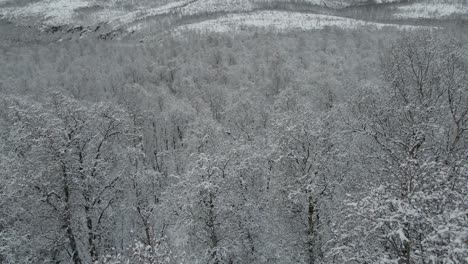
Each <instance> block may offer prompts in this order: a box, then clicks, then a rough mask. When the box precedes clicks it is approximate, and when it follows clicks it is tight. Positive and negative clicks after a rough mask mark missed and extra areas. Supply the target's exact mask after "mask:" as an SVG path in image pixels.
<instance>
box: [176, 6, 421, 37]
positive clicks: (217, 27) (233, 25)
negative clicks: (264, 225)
mask: <svg viewBox="0 0 468 264" xmlns="http://www.w3.org/2000/svg"><path fill="white" fill-rule="evenodd" d="M326 26H333V27H338V28H343V29H354V28H359V27H370V28H374V29H381V28H383V27H396V28H399V29H414V28H417V27H416V26H407V25H392V24H383V23H373V22H365V21H362V20H357V19H350V18H343V17H337V16H329V15H319V14H304V13H294V12H283V11H258V12H253V13H248V14H230V15H226V16H223V17H220V18H217V19H213V20H207V21H202V22H199V23H194V24H189V25H185V26H182V27H180V28H179V31H186V30H194V31H199V32H203V31H211V32H230V31H234V32H239V31H243V30H246V29H249V28H261V29H270V30H273V31H294V30H301V31H306V30H313V29H322V28H324V27H326Z"/></svg>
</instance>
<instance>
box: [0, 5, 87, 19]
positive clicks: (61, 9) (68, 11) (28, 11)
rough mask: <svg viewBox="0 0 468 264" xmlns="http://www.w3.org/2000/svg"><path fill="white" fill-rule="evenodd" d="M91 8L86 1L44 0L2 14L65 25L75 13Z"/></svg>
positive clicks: (1, 12)
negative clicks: (35, 18)
mask: <svg viewBox="0 0 468 264" xmlns="http://www.w3.org/2000/svg"><path fill="white" fill-rule="evenodd" d="M87 6H89V2H88V1H86V0H44V1H39V2H35V3H31V4H29V5H26V6H23V7H19V8H17V7H9V8H2V9H1V11H0V14H2V15H3V16H5V17H7V18H20V19H21V18H22V17H42V18H44V19H45V24H49V25H63V24H67V23H68V22H70V21H71V20H72V18H73V15H74V11H75V10H76V9H78V8H82V7H87Z"/></svg>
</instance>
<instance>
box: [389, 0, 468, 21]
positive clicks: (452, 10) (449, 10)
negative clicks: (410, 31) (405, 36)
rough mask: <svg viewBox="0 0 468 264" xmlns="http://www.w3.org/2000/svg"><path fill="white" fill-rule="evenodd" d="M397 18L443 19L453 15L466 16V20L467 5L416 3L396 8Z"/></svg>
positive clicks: (467, 13)
mask: <svg viewBox="0 0 468 264" xmlns="http://www.w3.org/2000/svg"><path fill="white" fill-rule="evenodd" d="M396 10H397V13H396V14H395V15H394V16H395V17H397V18H401V19H407V18H425V19H444V18H447V17H449V16H453V15H455V16H456V15H466V17H467V18H468V4H436V3H430V4H428V3H416V4H412V5H404V6H400V7H397V8H396Z"/></svg>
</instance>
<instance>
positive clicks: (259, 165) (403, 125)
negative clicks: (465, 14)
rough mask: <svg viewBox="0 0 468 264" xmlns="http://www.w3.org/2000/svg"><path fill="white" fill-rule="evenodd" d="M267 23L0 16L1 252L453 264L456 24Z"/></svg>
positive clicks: (457, 223) (239, 262)
mask: <svg viewBox="0 0 468 264" xmlns="http://www.w3.org/2000/svg"><path fill="white" fill-rule="evenodd" d="M23 2H25V3H24V5H26V2H28V1H23ZM29 2H31V1H29ZM29 2H28V3H29ZM33 2H34V1H33ZM39 2H40V1H36V2H34V3H33V4H34V5H36V4H37V3H39ZM102 2H105V3H107V2H106V1H102ZM111 2H112V1H111ZM117 2H118V1H117ZM233 2H235V1H233ZM251 2H252V1H251ZM265 2H267V1H265ZM319 2H320V1H319ZM324 2H326V1H322V2H320V3H324ZM328 2H333V1H328ZM334 2H340V1H334ZM343 2H346V1H343ZM362 2H365V1H362ZM376 2H377V3H380V2H382V3H384V4H385V6H386V7H385V8H388V7H387V5H389V4H393V2H397V1H376ZM398 2H399V1H398ZM301 3H302V2H301ZM169 4H170V5H174V3H169ZM270 4H271V3H270ZM442 4H446V3H440V5H442ZM462 4H463V3H461V2H460V3H458V2H457V5H462ZM418 5H420V3H418ZM446 5H450V4H446ZM0 6H1V1H0ZM8 8H10V7H9V6H8ZM321 8H323V7H321ZM326 8H328V7H326ZM353 8H354V7H353ZM399 8H408V7H407V6H403V7H399ZM160 9H161V8H160ZM5 10H6V9H5ZM275 10H276V9H275ZM276 11H278V10H276ZM262 12H263V11H262ZM264 12H267V11H264ZM268 12H269V11H268ZM288 12H289V11H288ZM337 12H342V13H339V14H351V13H355V12H360V11H355V9H349V10H344V11H337ZM415 12H416V11H415ZM271 14H272V15H271V18H269V19H271V20H272V21H273V22H271V21H270V22H268V20H261V21H260V18H259V17H258V16H255V13H246V14H245V15H246V16H250V18H249V19H252V21H254V22H255V23H260V24H262V23H263V24H264V25H265V26H266V27H270V29H271V28H272V27H276V29H275V30H271V31H270V30H258V29H253V28H252V26H255V25H253V24H248V23H247V22H245V21H247V20H245V18H242V21H243V22H242V23H244V25H242V23H240V24H235V26H233V27H235V28H236V29H235V33H233V32H234V31H233V30H234V29H233V28H228V29H226V30H202V31H197V30H196V31H189V30H187V29H189V28H190V27H197V28H200V25H202V24H203V23H209V24H210V25H211V26H214V27H217V28H218V29H219V27H220V24H219V21H218V22H216V21H217V20H219V19H217V18H215V19H210V20H206V21H200V20H199V18H193V17H191V18H190V19H193V23H192V24H190V23H184V24H183V25H182V27H183V28H184V30H181V26H180V25H178V26H177V27H176V28H175V29H174V32H175V33H174V34H169V35H167V34H165V35H164V36H162V35H158V38H157V39H153V41H148V38H146V39H145V41H139V40H138V39H137V40H136V39H131V38H127V39H121V40H115V39H114V40H109V39H103V38H99V37H96V36H94V35H92V36H90V37H82V38H74V39H69V40H67V39H64V38H63V36H64V35H60V36H58V35H57V34H59V33H51V32H45V31H38V30H36V29H34V27H31V26H28V25H25V24H15V23H11V22H6V21H7V20H1V19H0V35H1V36H0V263H8V264H9V263H18V264H22V263H73V264H88V263H89V264H91V263H93V264H98V263H99V264H133V263H134V264H249V263H278V264H279V263H281V264H283V263H284V264H288V263H303V264H306V263H307V264H325V263H336V264H338V263H346V264H355V263H361V264H374V263H376V264H456V263H461V264H463V263H468V46H467V45H468V34H467V31H466V28H464V26H465V25H467V24H466V21H465V22H463V23H464V24H461V26H460V24H457V23H458V22H453V21H443V22H441V24H437V23H436V22H434V21H426V22H425V23H426V24H424V25H423V24H421V23H417V24H416V23H410V24H403V23H401V21H400V20H399V21H400V22H399V23H395V22H394V21H393V22H392V21H390V22H389V21H383V20H376V21H374V22H372V21H365V22H362V21H358V22H346V23H348V24H347V25H348V26H340V23H341V22H336V20H341V19H343V20H345V19H357V18H355V17H352V16H350V15H343V17H341V18H338V17H337V18H336V19H335V18H334V19H335V20H333V19H331V20H330V19H328V18H316V17H315V18H314V19H319V20H320V22H316V23H322V24H321V25H320V26H312V27H310V28H307V27H305V26H304V27H302V26H301V28H300V29H299V30H293V29H291V25H290V24H285V23H286V22H284V21H285V20H283V19H284V17H278V16H277V14H276V13H271ZM359 14H362V13H359ZM431 14H433V13H431ZM283 15H284V16H285V17H287V19H290V20H291V21H292V20H296V21H297V20H299V21H302V19H305V18H304V17H302V16H298V15H297V14H296V15H294V16H291V15H287V14H286V13H284V14H283ZM303 15H304V14H303ZM231 16H242V14H237V13H233V14H231ZM304 16H305V15H304ZM4 19H5V18H4ZM8 19H9V18H8ZM220 19H221V20H223V19H226V17H221V18H220ZM262 19H264V18H262ZM323 19H324V20H323ZM398 19H401V18H398ZM278 21H279V22H278ZM330 21H331V22H332V24H327V23H330ZM166 22H167V21H166ZM384 22H385V23H395V24H393V26H392V25H387V24H382V23H384ZM161 23H162V22H161ZM171 23H172V22H171ZM235 23H237V22H235ZM246 23H247V24H248V25H247V24H246ZM270 23H277V24H276V25H275V24H270ZM287 23H293V22H287ZM294 23H295V22H294ZM301 23H302V24H301V25H304V23H306V22H304V21H302V22H301ZM314 23H315V22H314ZM349 23H358V24H359V26H357V27H355V26H351V25H353V24H349ZM373 23H375V24H377V23H380V24H382V25H380V24H379V25H380V26H375V24H373ZM460 23H462V22H460ZM164 25H166V24H164ZM230 25H233V24H230ZM295 25H296V24H294V27H296V26H295ZM278 28H281V30H277V29H278ZM205 29H206V28H205ZM152 30H153V31H145V32H143V33H139V35H138V36H139V37H140V36H141V35H142V34H149V33H148V32H154V31H155V30H156V29H152ZM239 31H240V32H239ZM66 34H69V35H70V34H76V33H74V32H67V33H66Z"/></svg>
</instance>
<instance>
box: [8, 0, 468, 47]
mask: <svg viewBox="0 0 468 264" xmlns="http://www.w3.org/2000/svg"><path fill="white" fill-rule="evenodd" d="M0 1H1V2H0V18H4V19H6V20H8V21H11V22H13V23H16V24H20V25H27V26H32V27H36V28H42V29H45V30H46V31H47V30H48V29H50V28H51V27H53V28H56V29H54V30H53V32H55V31H57V30H69V29H70V28H71V29H73V28H80V29H81V30H80V36H81V35H82V34H88V33H90V32H96V31H97V30H98V29H100V31H99V32H98V33H96V34H101V35H104V38H106V39H107V38H109V36H108V35H109V34H110V38H113V37H115V36H116V35H126V34H131V33H134V32H138V31H141V30H143V29H147V28H154V26H155V25H156V26H157V27H161V26H160V25H161V23H160V22H161V21H163V19H166V18H168V20H167V19H166V20H164V21H166V22H165V23H166V24H165V25H168V26H169V27H167V26H163V27H162V28H163V29H162V30H172V28H174V27H175V28H176V29H175V30H176V31H177V32H183V31H187V30H196V31H216V32H226V31H231V30H233V31H240V30H242V29H245V28H254V27H259V28H272V29H275V30H280V31H284V30H310V29H319V28H323V27H325V26H336V27H341V28H358V27H373V28H377V29H379V28H382V27H384V26H392V25H391V24H390V25H389V24H381V23H373V22H375V21H372V20H369V19H367V20H368V21H365V20H366V18H364V17H363V16H365V15H366V13H365V11H362V12H364V13H362V12H361V13H358V15H354V16H353V15H351V17H352V18H354V19H350V18H349V16H347V15H345V16H346V18H344V17H339V15H340V14H339V13H337V12H338V11H337V10H345V9H346V7H349V6H352V5H354V6H359V5H372V6H379V5H378V4H391V5H390V9H386V10H390V11H389V12H390V13H389V15H387V16H388V18H389V20H390V22H387V20H386V23H391V20H392V19H394V20H398V23H399V24H401V20H404V19H413V18H431V19H445V18H447V17H450V16H452V15H454V14H456V15H463V14H468V5H466V4H460V3H457V4H441V3H438V2H431V3H427V4H426V3H411V4H408V3H406V4H403V3H401V4H400V0H376V1H373V2H369V1H368V0H352V1H344V0H274V1H273V0H179V1H169V2H167V1H144V0H141V1H130V0H112V1H103V0H73V1H71V0H41V1H34V2H30V3H24V1H23V4H16V2H15V1H12V0H0ZM284 3H287V4H288V6H289V7H290V6H291V5H292V6H294V5H297V6H298V7H302V6H304V5H305V6H307V7H310V8H311V9H307V10H301V9H298V10H296V9H294V8H293V9H292V10H291V9H287V8H285V9H281V7H282V4H284ZM315 7H316V8H315ZM386 7H388V5H386ZM339 8H344V9H339ZM270 9H273V10H275V11H281V12H272V10H270ZM287 11H298V12H299V13H297V12H287ZM317 12H319V13H317ZM320 12H323V14H320ZM335 13H336V14H335ZM326 15H332V16H326ZM367 15H369V14H367ZM193 18H196V19H193ZM361 19H362V20H361ZM186 20H188V21H186ZM168 21H169V22H168ZM101 25H105V27H101ZM394 27H396V28H411V27H407V26H396V25H395V26H394ZM103 28H105V29H103ZM72 32H74V31H72Z"/></svg>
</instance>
